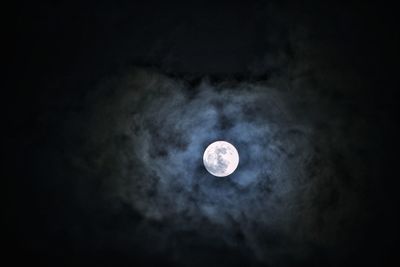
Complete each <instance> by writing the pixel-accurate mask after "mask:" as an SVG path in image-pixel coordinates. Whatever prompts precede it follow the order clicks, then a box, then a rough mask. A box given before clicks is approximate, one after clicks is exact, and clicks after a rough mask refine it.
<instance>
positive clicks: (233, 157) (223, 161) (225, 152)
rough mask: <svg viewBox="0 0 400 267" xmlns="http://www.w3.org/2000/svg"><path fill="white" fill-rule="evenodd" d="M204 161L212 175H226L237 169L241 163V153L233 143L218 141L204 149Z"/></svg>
mask: <svg viewBox="0 0 400 267" xmlns="http://www.w3.org/2000/svg"><path fill="white" fill-rule="evenodd" d="M203 163H204V166H205V167H206V169H207V171H208V172H209V173H211V174H212V175H214V176H217V177H225V176H228V175H230V174H232V173H233V172H234V171H235V170H236V168H237V166H238V164H239V153H238V152H237V150H236V148H235V147H234V146H233V145H232V144H230V143H228V142H225V141H216V142H214V143H211V144H210V145H209V146H208V147H207V148H206V150H205V151H204V155H203Z"/></svg>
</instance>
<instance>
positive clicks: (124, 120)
mask: <svg viewBox="0 0 400 267" xmlns="http://www.w3.org/2000/svg"><path fill="white" fill-rule="evenodd" d="M89 97H90V99H91V104H90V106H91V108H90V111H89V112H88V114H91V115H90V116H88V119H87V120H88V124H87V129H88V132H87V134H86V136H88V137H89V139H90V140H87V142H86V147H87V148H88V149H89V150H91V151H93V150H94V151H97V153H98V156H97V160H93V159H92V160H93V161H92V165H90V166H86V167H85V168H84V169H86V170H91V172H92V173H93V170H97V171H98V170H103V171H102V172H101V175H100V177H101V179H102V180H103V183H104V184H105V185H106V186H104V192H103V193H104V195H108V196H109V197H110V198H111V199H114V200H113V201H120V202H122V203H125V204H124V205H125V206H127V207H130V209H132V211H134V212H135V213H137V214H140V217H141V218H143V221H141V225H142V226H141V227H142V228H143V229H145V230H143V231H145V232H146V231H148V232H149V234H150V236H151V233H153V234H155V232H154V231H155V230H154V229H153V228H151V227H150V228H149V227H148V225H151V224H152V223H160V224H161V225H164V227H165V231H164V232H163V233H158V234H159V235H162V236H158V237H153V238H166V236H168V238H172V239H173V240H175V241H176V242H177V243H176V244H175V245H172V244H171V243H168V242H167V243H160V244H155V245H154V246H156V247H158V248H157V251H158V250H159V251H165V250H168V251H169V250H171V251H174V253H178V254H179V253H181V252H182V250H184V246H186V245H187V242H189V243H190V244H196V243H198V242H200V243H201V242H203V241H204V240H203V238H204V239H205V240H213V239H217V240H218V242H220V245H219V246H222V247H224V248H226V249H228V250H229V251H232V250H235V249H236V248H238V247H239V248H240V249H244V250H246V253H247V254H246V253H245V254H246V255H247V256H248V255H250V254H253V256H254V259H255V260H256V261H258V262H264V263H279V262H280V261H283V262H285V261H286V259H291V260H293V262H298V261H300V262H301V261H302V260H305V259H307V258H308V256H307V255H311V254H312V253H315V251H314V250H313V248H314V247H315V246H316V247H319V248H320V250H321V249H322V250H323V249H324V248H328V247H329V246H331V245H336V244H337V235H335V234H334V232H335V229H339V228H340V227H343V223H344V222H343V220H345V221H346V220H347V221H348V226H349V227H350V228H349V229H351V227H352V225H353V223H354V222H353V221H354V220H353V219H352V217H351V216H352V215H350V214H351V213H352V212H356V211H357V208H358V206H357V205H358V202H357V194H355V192H354V191H352V189H351V188H350V189H349V188H347V187H346V185H345V184H343V183H341V182H340V181H339V180H337V179H336V178H335V175H338V173H337V170H336V166H335V165H334V162H333V160H332V150H334V148H332V146H331V145H330V144H328V143H327V142H328V140H329V139H327V138H328V137H329V138H330V137H332V136H335V135H332V131H333V130H332V129H333V127H331V126H334V125H335V123H334V122H332V123H330V122H326V123H327V127H328V129H329V134H327V135H324V134H322V132H321V130H320V129H319V128H318V127H317V125H318V123H316V121H315V116H314V115H313V114H312V113H310V112H309V106H307V105H304V103H307V102H310V103H315V102H314V99H315V98H318V97H319V96H318V95H315V94H311V95H310V94H305V95H301V94H298V95H294V94H293V92H290V94H289V92H286V91H284V90H278V89H277V88H274V87H272V86H271V85H268V84H267V83H265V82H254V83H249V82H230V83H224V82H218V83H212V82H210V81H209V80H207V79H203V81H202V82H201V83H199V84H198V85H197V86H196V87H195V88H192V87H191V86H190V85H189V84H187V83H185V82H184V81H183V80H179V79H173V78H170V77H168V76H165V75H162V74H160V73H157V72H154V71H150V70H146V69H133V70H130V71H128V72H127V73H126V74H124V75H123V76H122V77H118V78H117V79H115V80H113V81H110V82H104V83H103V86H102V87H100V88H99V89H98V90H97V91H96V92H94V93H93V95H90V96H89ZM93 99H95V100H93ZM93 103H94V104H93ZM302 107H304V108H302ZM313 111H315V110H313ZM317 122H318V121H317ZM215 140H226V141H228V142H231V143H232V144H234V145H235V146H236V147H237V149H238V151H239V153H240V159H241V160H240V164H239V166H238V168H237V170H236V171H235V172H234V173H233V174H232V175H231V176H229V177H225V178H216V177H214V176H212V175H210V174H209V173H208V172H207V171H206V170H205V168H204V166H203V163H202V155H203V152H204V150H205V148H206V147H207V145H208V144H210V143H211V142H213V141H215ZM79 153H81V154H82V151H81V152H79ZM83 154H85V152H83ZM81 156H82V155H79V156H75V158H79V157H81ZM79 168H81V169H82V166H80V167H79ZM344 168H345V169H343V170H342V174H341V175H343V173H345V172H347V169H346V168H348V166H346V167H344ZM105 170H107V171H105ZM350 179H353V178H350ZM352 196H353V197H352ZM349 200H350V201H352V202H353V203H354V205H353V204H349V203H346V201H349ZM349 218H350V219H349ZM132 227H138V226H137V225H136V226H132ZM346 227H347V226H346ZM218 229H223V231H220V230H218ZM186 231H190V232H192V233H193V235H191V236H190V237H187V239H185V240H180V239H179V238H178V237H179V236H180V234H181V233H183V232H186ZM343 231H345V232H346V231H348V229H347V228H345V230H343ZM156 236H157V234H156ZM196 236H202V238H198V237H196ZM201 240H203V241H201ZM204 242H205V241H204ZM185 244H186V245H185ZM200 247H201V248H198V249H200V250H204V249H205V250H207V247H204V246H200ZM191 253H194V254H195V253H196V249H194V250H193V251H192V252H191ZM243 253H244V252H243ZM179 255H180V254H179ZM182 257H183V256H182ZM183 258H184V257H183ZM183 258H179V257H178V258H177V259H175V261H177V262H181V261H183V262H184V259H183Z"/></svg>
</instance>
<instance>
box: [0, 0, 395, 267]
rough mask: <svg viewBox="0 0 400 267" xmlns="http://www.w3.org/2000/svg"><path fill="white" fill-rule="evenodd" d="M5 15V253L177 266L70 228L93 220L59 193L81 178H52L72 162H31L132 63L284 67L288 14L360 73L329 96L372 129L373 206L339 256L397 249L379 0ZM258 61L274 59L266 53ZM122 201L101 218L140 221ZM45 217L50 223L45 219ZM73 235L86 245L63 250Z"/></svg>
mask: <svg viewBox="0 0 400 267" xmlns="http://www.w3.org/2000/svg"><path fill="white" fill-rule="evenodd" d="M10 13H11V14H12V15H13V18H12V19H10V20H9V21H8V23H7V28H8V29H9V30H10V31H7V32H10V33H11V37H10V38H8V40H11V49H10V50H7V51H6V53H7V54H8V56H9V55H11V58H12V60H11V61H10V64H7V68H8V71H7V77H6V80H7V81H9V83H7V88H4V89H5V95H4V98H3V100H4V101H5V107H6V117H7V128H8V129H6V130H5V132H6V136H7V139H6V143H7V144H6V148H10V152H9V154H8V158H9V159H11V164H9V165H8V167H7V172H6V173H5V175H4V179H5V180H6V181H7V185H9V187H8V188H9V190H7V192H8V193H7V194H6V198H7V202H6V203H5V206H6V214H5V218H4V220H5V221H6V223H7V228H6V232H8V233H7V234H6V237H7V239H6V243H7V248H8V249H9V250H10V253H11V252H12V254H15V255H16V256H15V258H13V259H14V260H15V261H16V262H19V261H20V260H27V261H29V262H31V263H33V262H40V263H43V264H50V265H53V266H54V265H58V266H59V265H61V266H63V265H65V266H75V265H79V264H87V265H94V264H96V265H100V266H102V264H104V265H108V266H118V265H125V264H126V265H130V266H135V264H138V265H146V266H151V265H154V264H160V265H163V266H165V265H168V264H171V265H176V264H177V263H176V262H174V261H172V260H171V259H170V257H169V255H168V254H167V253H165V254H163V253H159V254H157V253H156V254H155V255H154V254H152V253H151V252H150V251H149V250H151V249H150V248H149V247H151V246H148V245H146V246H143V247H140V246H138V247H135V248H133V249H132V250H128V249H127V248H123V247H122V248H121V244H120V243H119V244H118V245H115V246H114V245H113V244H108V245H105V246H104V247H103V248H102V249H100V251H101V252H100V253H99V252H98V250H90V248H89V249H88V248H87V247H90V246H91V245H92V244H94V243H96V242H97V241H98V240H99V239H101V236H102V233H91V234H88V235H87V236H83V237H82V236H81V237H76V236H71V235H70V234H69V233H71V232H74V231H73V229H72V230H71V228H72V227H74V226H75V225H76V224H74V223H72V221H79V222H81V224H83V225H85V224H87V225H89V226H90V225H91V224H92V223H93V221H94V220H96V218H97V217H96V216H99V218H100V217H101V216H100V215H95V214H96V212H93V213H91V212H83V211H81V210H80V209H79V207H80V206H81V205H84V203H81V202H80V201H81V200H79V199H76V198H73V197H71V194H70V193H69V192H70V191H73V190H76V189H75V188H77V187H79V185H76V184H75V182H74V180H73V179H72V180H71V181H72V182H71V181H65V180H57V176H54V173H57V171H59V172H63V173H64V176H68V175H70V176H71V177H72V176H74V173H73V172H71V173H70V174H67V175H66V174H65V173H66V172H68V170H65V169H59V170H54V169H52V168H53V167H52V166H47V165H46V164H42V165H39V164H37V160H35V159H36V158H38V157H39V158H40V157H43V158H44V160H42V161H41V162H46V157H49V153H47V151H49V150H54V149H55V150H56V151H59V153H60V154H62V153H63V151H64V150H66V149H67V148H66V147H65V146H66V145H65V144H64V143H61V142H59V141H58V133H59V131H60V129H61V128H62V125H63V123H64V120H65V119H66V118H67V114H69V112H70V111H71V110H75V111H77V112H79V110H80V109H82V108H83V107H82V105H83V104H82V101H80V99H82V97H83V96H84V95H86V94H87V93H88V91H90V90H91V88H93V86H95V85H96V84H98V83H99V81H101V80H102V79H104V78H107V77H110V76H112V75H115V74H117V73H119V72H121V71H124V70H125V69H127V68H129V67H132V66H135V67H142V68H145V69H150V70H154V71H157V72H161V73H164V74H166V75H169V76H170V77H175V78H177V79H184V80H186V81H188V83H190V84H196V83H197V82H198V81H199V80H200V79H202V78H204V77H208V79H210V80H211V81H223V80H235V81H250V82H251V81H260V80H269V79H274V78H276V77H282V76H284V74H285V71H287V66H289V65H290V64H291V62H293V61H295V55H294V54H293V51H292V50H293V43H294V44H296V39H294V40H293V39H290V38H289V37H288V36H287V35H288V33H289V32H290V30H291V29H292V28H293V27H296V25H299V24H301V25H302V27H304V28H305V29H306V30H307V32H308V33H309V34H307V35H306V37H304V38H305V39H307V41H309V42H311V43H313V42H314V41H315V42H316V43H318V46H319V47H321V46H322V47H324V49H323V51H324V52H323V53H324V54H323V55H322V56H320V58H322V60H332V62H334V63H332V64H333V65H335V64H336V65H335V67H336V68H339V69H345V70H346V71H347V70H348V72H349V73H351V75H356V76H357V77H361V79H362V80H363V84H364V85H365V86H361V87H354V89H348V87H347V88H346V90H345V91H342V92H340V93H338V94H339V96H338V99H341V100H343V99H345V100H346V99H351V101H352V103H353V104H354V109H356V110H358V111H359V112H360V113H363V114H369V117H370V118H371V125H370V126H369V127H370V129H371V132H372V133H365V134H364V135H363V136H360V138H366V139H367V140H368V142H369V143H368V144H369V145H370V146H371V149H372V151H373V153H372V154H368V157H371V160H370V161H369V162H372V163H373V164H372V165H373V166H368V168H369V169H368V170H369V171H370V172H371V175H369V176H368V177H370V178H369V179H371V181H370V180H366V181H365V184H367V185H368V186H369V187H371V188H370V190H371V191H370V192H373V196H374V197H373V201H370V202H369V205H370V215H371V216H370V220H368V221H367V222H365V224H363V225H360V227H361V228H363V229H365V230H366V231H365V232H366V233H368V235H366V236H364V237H362V240H360V241H357V242H355V243H354V244H353V245H352V251H353V252H352V253H350V255H347V256H346V257H345V258H344V259H342V260H341V261H340V265H345V264H367V265H374V266H382V265H385V264H388V263H389V262H390V260H391V259H393V258H394V256H395V255H396V251H395V250H394V248H395V245H396V240H397V235H398V220H397V218H396V217H397V216H396V215H397V200H398V193H397V191H398V185H399V183H398V180H397V178H398V175H397V165H398V163H397V158H398V153H397V149H396V147H397V135H396V132H395V126H396V125H395V117H396V116H395V115H396V110H395V107H396V105H397V98H396V93H397V88H398V85H397V81H398V79H397V77H398V53H399V52H398V48H399V42H398V41H399V40H398V38H399V33H398V27H397V16H398V10H397V9H395V8H394V7H393V6H389V5H386V4H383V3H382V2H381V1H380V2H378V1H376V2H365V3H364V2H363V3H362V4H359V3H357V4H356V3H346V4H341V3H339V2H334V1H318V2H317V1H306V2H305V3H303V2H302V3H300V2H299V1H293V2H290V1H243V2H238V1H210V2H208V1H193V2H189V1H187V2H186V3H179V4H178V3H176V4H174V3H170V2H169V1H143V2H141V1H121V2H116V1H115V2H110V3H106V2H98V1H93V2H91V1H85V2H80V3H72V2H70V1H64V2H63V1H59V2H56V3H53V2H44V1H41V2H21V3H19V4H17V5H14V6H12V7H10ZM282 51H283V52H282ZM282 53H283V56H282V57H283V58H282V57H280V56H281V55H282ZM275 56H276V58H274V57H275ZM263 58H272V59H271V60H270V61H268V62H272V63H266V62H265V61H263ZM7 63H8V62H7ZM306 63H307V62H304V64H306ZM321 90H324V89H321ZM339 91H340V90H339ZM329 93H331V92H329ZM333 94H334V92H333ZM8 125H9V126H8ZM10 129H11V130H10ZM3 131H4V130H3ZM377 144H378V145H377ZM51 155H54V153H53V154H51ZM48 169H51V171H48ZM64 176H63V177H64ZM372 180H373V181H372ZM122 209H124V208H122ZM125 209H126V210H124V212H121V213H117V214H113V215H112V216H114V217H112V216H111V218H107V220H109V221H118V222H119V224H117V226H115V224H114V225H113V226H110V227H122V228H124V227H126V226H124V221H129V220H130V219H132V218H135V216H137V217H140V215H138V214H136V213H135V211H130V210H129V208H128V207H126V208H125ZM98 210H100V211H99V212H100V213H101V208H99V209H98ZM101 218H103V217H101ZM54 222H56V223H57V226H56V227H54V225H52V227H49V225H48V224H49V223H52V224H53V223H54ZM104 224H107V222H105V223H104ZM118 225H119V226H118ZM161 225H162V223H161ZM89 226H88V227H89ZM160 227H162V226H160ZM49 229H51V230H49ZM101 229H104V228H101ZM105 229H106V228H105ZM79 239H82V241H81V243H82V244H83V245H82V247H85V248H76V247H75V246H74V244H76V240H79ZM155 242H156V241H155ZM122 246H123V245H122ZM204 247H207V244H206V245H205V246H204ZM205 251H206V252H205V253H207V250H206V249H205ZM210 253H211V254H212V253H214V254H212V255H214V256H215V255H219V256H220V257H221V258H222V259H225V258H226V259H228V258H229V259H230V260H231V261H230V260H227V261H223V260H221V261H218V264H221V265H222V264H223V263H227V265H228V266H229V265H233V264H243V266H245V265H246V264H247V263H248V257H247V256H246V252H243V253H244V254H243V255H244V256H240V257H239V256H237V255H232V254H230V253H231V252H229V251H221V252H220V253H217V254H215V251H213V252H210ZM329 253H330V256H329V257H327V258H332V257H335V253H336V252H335V250H332V251H329ZM211 254H210V255H211ZM321 257H322V258H323V257H324V256H321ZM236 259H237V261H236ZM235 261H236V262H235ZM321 262H324V264H325V266H329V265H328V264H329V262H325V261H324V260H323V259H322V260H321V259H317V260H316V259H313V258H311V259H307V261H306V262H305V263H304V264H307V265H308V266H310V265H313V264H315V265H318V263H321ZM251 264H254V265H256V263H251ZM257 264H258V263H257ZM259 264H262V263H259ZM335 264H336V263H335ZM335 264H333V263H332V265H335ZM249 265H250V264H249ZM393 265H394V264H393Z"/></svg>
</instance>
